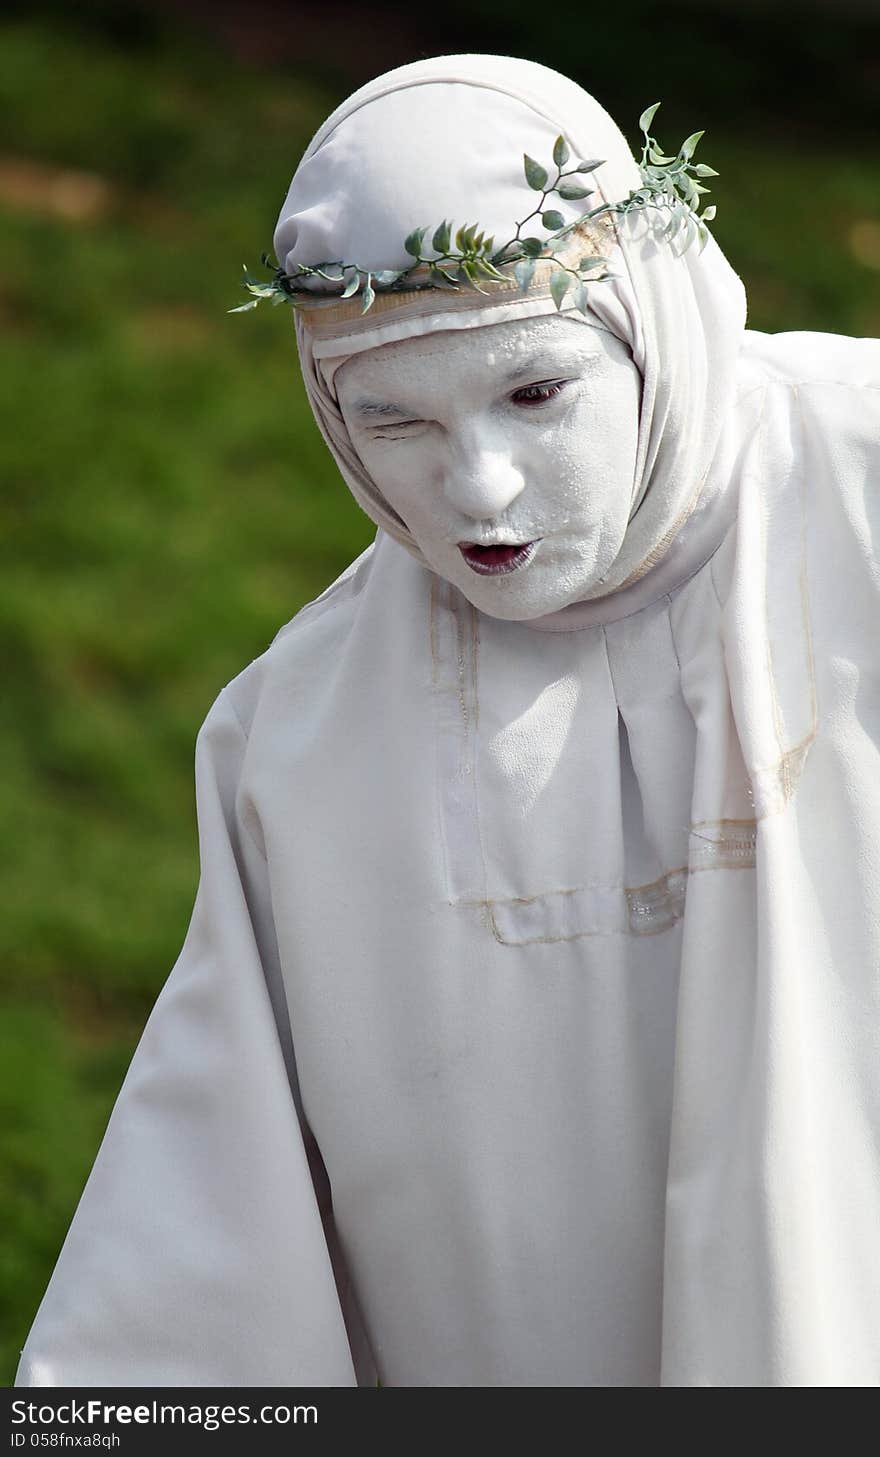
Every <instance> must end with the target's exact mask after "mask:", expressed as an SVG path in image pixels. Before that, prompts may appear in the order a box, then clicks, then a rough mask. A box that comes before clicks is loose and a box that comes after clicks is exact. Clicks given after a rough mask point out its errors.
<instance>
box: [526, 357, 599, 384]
mask: <svg viewBox="0 0 880 1457" xmlns="http://www.w3.org/2000/svg"><path fill="white" fill-rule="evenodd" d="M597 358H598V354H588V355H586V356H585V355H583V354H563V355H559V354H554V355H548V354H536V355H534V357H533V358H532V359H528V360H526V362H525V364H520V365H517V367H516V369H512V370H511V371H510V372H509V374H506V375H505V376H504V383H505V384H515V383H516V381H517V380H518V379H526V378H527V376H528V375H530V374H532V375H534V374H537V373H538V372H539V371H541V370H547V371H548V374H547V378H548V379H550V378H556V375H557V374H558V373H559V372H560V371H561V372H562V373H563V374H564V373H565V371H566V370H568V369H581V368H586V369H589V368H590V367H591V366H592V365H593V363H594V362H595V360H596V359H597Z"/></svg>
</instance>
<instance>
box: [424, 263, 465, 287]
mask: <svg viewBox="0 0 880 1457" xmlns="http://www.w3.org/2000/svg"><path fill="white" fill-rule="evenodd" d="M428 277H429V279H430V282H431V284H432V285H433V287H434V288H452V289H455V290H456V292H457V291H458V284H457V283H456V281H455V279H454V278H453V277H452V274H451V273H447V272H446V269H445V268H441V267H440V266H439V265H438V264H434V263H432V264H431V269H430V272H429V274H428Z"/></svg>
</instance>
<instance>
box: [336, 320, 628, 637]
mask: <svg viewBox="0 0 880 1457" xmlns="http://www.w3.org/2000/svg"><path fill="white" fill-rule="evenodd" d="M641 383H642V380H641V375H640V373H639V371H638V369H637V368H636V366H635V364H634V363H633V361H632V357H631V355H630V351H629V349H628V348H627V347H626V345H625V344H623V343H621V341H620V340H619V339H617V338H615V337H614V336H613V335H612V334H609V333H606V332H605V331H604V330H600V329H595V328H592V327H590V326H589V325H587V324H584V323H582V322H581V321H580V320H579V319H566V318H565V317H564V316H563V315H559V314H550V315H541V316H540V317H538V318H532V319H517V320H512V321H510V322H506V323H502V324H491V325H486V326H480V327H477V328H474V329H460V330H449V329H447V330H445V331H442V332H439V333H437V334H429V335H422V336H419V337H418V338H413V339H404V340H401V341H399V342H397V343H393V344H383V345H380V346H379V347H378V348H376V349H370V350H366V351H365V352H364V353H362V354H357V355H355V356H354V357H353V358H352V359H349V360H346V362H345V364H343V365H342V366H341V367H340V368H339V369H338V370H337V371H336V376H335V379H334V384H335V388H336V393H337V397H338V399H339V404H340V409H341V411H342V415H343V419H344V420H345V423H346V426H347V427H348V431H349V434H350V435H351V438H352V441H353V443H354V446H355V449H356V450H357V452H358V455H359V456H360V458H361V460H362V462H363V464H364V466H365V468H366V470H367V471H368V472H369V474H370V476H371V477H372V479H373V480H374V481H375V483H376V485H377V486H378V488H379V490H380V491H381V492H382V494H383V496H384V497H385V499H386V500H387V501H388V503H389V505H390V506H392V507H393V508H394V510H395V511H397V513H398V515H400V516H401V517H402V518H403V520H404V521H405V522H406V524H407V526H408V528H409V530H410V531H411V532H412V535H413V537H414V538H415V541H416V543H417V545H418V547H419V548H420V550H421V552H422V554H423V555H424V557H425V559H426V560H427V561H428V562H429V563H430V565H431V567H432V568H433V569H434V571H435V572H437V573H438V574H439V575H440V576H441V577H445V578H446V579H447V581H450V582H452V583H454V585H455V586H456V587H458V588H459V589H460V590H461V592H463V594H464V596H465V597H467V599H468V600H469V601H470V602H472V603H473V604H474V606H475V607H477V608H479V609H480V611H481V612H486V613H488V614H489V615H490V616H491V617H502V618H509V619H512V620H514V621H525V620H527V619H529V618H532V617H540V616H542V615H543V614H544V613H547V612H555V611H557V610H558V609H559V608H562V607H566V606H568V604H569V603H571V602H576V601H578V600H579V598H581V597H583V595H584V594H585V593H586V592H587V591H588V590H589V588H591V587H592V586H594V584H595V583H597V582H598V581H599V580H600V579H601V578H602V577H603V575H604V574H605V573H606V572H607V571H608V569H609V568H610V566H611V564H612V562H613V561H614V559H615V557H616V556H617V553H618V551H619V550H620V546H621V543H622V541H623V537H624V533H625V531H626V526H627V520H628V517H629V510H630V502H631V499H632V492H633V476H634V470H635V460H636V441H637V437H638V426H639V408H640V400H641ZM530 543H531V544H532V545H529V544H530ZM468 546H471V547H474V548H476V549H475V550H472V551H471V552H470V553H468V552H467V548H468ZM463 547H464V550H463V549H462V548H463ZM493 547H494V548H495V549H494V551H493V550H492V549H491V548H493ZM504 547H506V548H507V550H506V551H505V550H504V549H503V548H504ZM480 548H482V550H480Z"/></svg>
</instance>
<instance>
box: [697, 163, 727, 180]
mask: <svg viewBox="0 0 880 1457" xmlns="http://www.w3.org/2000/svg"><path fill="white" fill-rule="evenodd" d="M694 171H695V172H696V174H697V176H698V177H720V176H721V173H720V172H716V171H715V168H714V167H707V166H706V163H705V162H697V163H696V165H695V166H694Z"/></svg>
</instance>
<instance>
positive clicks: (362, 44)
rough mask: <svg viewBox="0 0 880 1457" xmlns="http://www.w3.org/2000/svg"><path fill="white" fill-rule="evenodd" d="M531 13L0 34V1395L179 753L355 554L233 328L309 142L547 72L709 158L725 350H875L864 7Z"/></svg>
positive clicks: (194, 869) (91, 1127)
mask: <svg viewBox="0 0 880 1457" xmlns="http://www.w3.org/2000/svg"><path fill="white" fill-rule="evenodd" d="M535 9H536V7H534V6H532V7H531V8H529V7H526V6H524V5H520V4H512V5H509V6H507V7H504V8H503V9H499V8H498V7H493V6H490V5H486V4H483V5H480V4H477V5H473V4H471V5H468V6H467V7H465V6H464V5H457V4H455V3H453V4H452V5H451V6H449V7H447V8H446V9H445V10H444V12H443V20H442V22H441V21H440V19H439V18H438V17H437V16H436V15H435V14H433V13H432V14H431V15H425V16H422V17H418V16H413V15H412V14H407V16H406V18H405V19H401V18H400V17H395V15H394V14H393V13H392V12H389V11H387V10H385V11H381V10H376V11H372V10H370V9H367V10H364V8H363V7H355V6H351V7H346V6H342V7H341V8H339V7H334V9H333V12H332V14H331V13H330V12H329V11H325V10H323V9H321V7H318V6H314V7H312V6H307V5H306V6H297V5H293V6H291V7H290V9H289V12H285V14H284V15H283V16H281V17H280V18H279V13H278V9H277V7H273V8H271V9H268V10H266V11H265V12H264V9H263V7H261V5H260V4H255V5H254V6H252V7H248V8H247V9H245V8H244V7H243V6H240V5H239V6H224V5H222V4H215V5H214V6H212V7H210V8H208V7H199V6H198V5H192V6H187V5H177V6H172V5H165V6H162V5H155V6H141V7H134V6H130V5H104V6H101V5H97V6H95V7H92V9H91V10H90V12H89V22H88V24H86V23H85V22H84V21H79V22H77V23H73V22H72V21H71V18H70V7H63V6H52V5H37V6H36V8H35V7H34V6H30V7H28V8H27V10H25V8H24V7H20V8H19V9H18V10H17V11H16V10H13V13H12V14H11V16H9V17H8V18H7V20H6V21H5V22H4V23H3V26H2V28H0V123H2V125H0V137H2V143H0V147H2V152H0V218H2V229H0V325H2V356H0V369H2V391H0V397H2V400H3V406H4V411H5V415H4V420H3V429H2V432H0V452H2V494H0V551H2V572H0V652H2V663H3V669H4V673H3V679H4V692H3V695H2V699H0V752H2V758H3V774H2V777H0V805H2V818H3V831H4V832H3V835H2V841H0V844H2V851H0V854H2V907H3V914H2V917H0V976H2V989H3V1018H2V1032H0V1037H2V1047H0V1102H2V1118H0V1128H2V1132H0V1138H2V1146H0V1189H2V1194H0V1200H2V1205H0V1227H2V1229H3V1232H4V1233H3V1237H2V1244H0V1307H2V1328H0V1343H2V1349H0V1381H5V1382H6V1383H7V1384H11V1381H12V1378H13V1374H14V1370H15V1366H16V1364H17V1360H18V1355H19V1351H20V1347H21V1345H22V1342H23V1339H24V1336H25V1334H26V1332H27V1329H28V1327H29V1324H30V1321H31V1319H32V1317H33V1314H34V1311H35V1309H36V1306H37V1304H38V1302H39V1299H40V1297H41V1296H42V1293H43V1290H44V1288H45V1285H46V1282H47V1280H48V1278H49V1275H50V1273H51V1269H52V1266H53V1264H54V1261H55V1259H56V1257H57V1254H58V1251H59V1249H60V1246H61V1243H62V1240H63V1238H64V1234H65V1232H66V1229H67V1226H68V1223H69V1221H70V1218H71V1215H72V1213H73V1210H74V1208H75V1205H76V1201H77V1198H78V1197H79V1193H80V1191H81V1189H82V1186H83V1183H84V1180H85V1178H86V1175H87V1173H88V1170H89V1168H90V1166H91V1163H92V1160H93V1158H94V1155H95V1153H96V1151H97V1147H98V1144H99V1142H100V1138H101V1134H102V1132H103V1129H104V1126H105V1123H106V1120H107V1117H108V1115H109V1111H110V1108H111V1106H112V1103H113V1099H114V1097H115V1096H116V1093H117V1091H118V1088H119V1085H120V1083H121V1081H122V1077H123V1075H124V1072H125V1069H126V1067H127V1064H128V1061H129V1059H130V1056H131V1053H132V1050H133V1048H134V1046H135V1043H136V1041H137V1038H138V1036H139V1033H140V1031H141V1028H142V1026H143V1023H144V1021H145V1019H146V1016H147V1014H148V1012H149V1009H150V1007H151V1005H152V1002H153V1000H154V998H155V996H156V993H157V991H158V989H159V987H160V986H161V984H162V982H163V981H164V979H165V977H166V976H167V974H168V972H169V971H170V969H171V966H172V965H173V963H174V960H175V957H176V955H177V953H178V951H179V949H180V945H181V944H182V941H183V937H184V934H185V931H186V927H187V923H188V920H189V914H190V910H191V907H192V901H193V897H194V894H195V889H196V884H197V878H198V862H197V853H196V825H195V811H194V798H193V784H192V771H193V750H194V743H195V735H196V732H197V730H198V728H199V725H200V723H201V721H202V719H203V718H204V716H205V714H206V712H207V710H208V708H209V706H210V704H211V702H212V701H213V699H214V697H215V696H216V694H217V693H218V692H219V690H220V688H221V687H222V686H223V685H224V683H226V682H227V681H228V680H229V679H230V678H231V677H233V676H234V675H235V674H236V673H237V672H239V671H240V669H241V668H243V667H244V666H245V665H246V664H247V663H248V662H250V661H251V659H253V658H254V657H256V656H257V655H258V654H259V653H261V652H262V651H263V650H264V648H265V647H266V646H267V645H268V643H269V642H270V640H271V638H272V637H273V636H274V634H275V633H276V632H277V630H278V628H279V627H280V626H281V625H282V624H283V623H284V622H286V621H287V620H288V619H289V618H290V617H291V616H293V614H294V613H295V612H296V611H297V610H298V608H299V607H300V606H302V604H303V603H304V602H306V601H308V600H309V599H310V598H312V597H314V596H315V595H316V594H317V593H318V592H320V591H322V590H323V589H324V587H326V586H327V585H328V584H329V583H330V582H331V581H332V580H333V579H334V577H336V576H337V575H338V573H339V572H340V571H341V570H342V569H343V568H344V567H345V566H346V565H347V563H348V562H349V561H350V560H351V559H352V558H353V557H354V556H355V555H357V554H358V553H359V552H360V551H361V550H363V548H364V547H365V546H366V545H367V544H368V542H369V541H370V540H372V537H373V535H374V530H375V528H374V527H373V525H372V523H371V522H370V521H369V520H368V519H367V518H366V517H365V516H364V515H363V514H362V513H361V512H360V511H359V509H358V508H357V507H356V506H355V505H354V503H353V501H352V500H351V498H350V496H349V495H348V492H347V490H346V488H345V487H344V485H343V483H342V482H341V480H340V478H339V476H338V474H337V472H336V469H335V466H334V465H333V462H332V460H331V459H330V457H329V454H328V453H327V451H326V449H325V447H324V445H323V442H322V441H321V439H320V437H319V435H318V432H317V429H316V427H315V425H314V422H313V421H312V418H311V415H310V413H309V411H308V407H307V405H306V402H305V397H304V393H303V389H302V385H301V382H300V379H299V374H298V366H297V362H296V352H295V345H294V335H293V326H292V320H291V317H290V314H289V311H288V310H287V309H286V307H285V308H283V309H274V308H271V307H270V306H269V305H263V306H261V307H260V308H259V309H257V310H255V311H253V312H252V313H248V314H243V315H230V314H228V313H227V312H226V310H227V309H228V308H230V307H232V306H233V305H235V304H237V303H240V302H242V301H243V298H244V295H243V293H242V292H241V289H240V284H239V279H240V278H241V276H242V275H241V265H242V263H243V262H244V263H247V264H248V266H249V268H251V269H252V270H253V271H255V272H259V271H260V270H259V255H260V253H261V252H262V251H263V250H264V249H269V248H270V247H271V234H272V229H273V227H274V223H275V219H276V217H277V214H278V209H279V207H280V204H281V202H282V200H283V197H284V194H285V192H286V190H287V186H288V183H289V180H290V176H291V174H292V172H293V170H294V168H295V166H296V163H297V161H298V159H299V156H300V154H301V152H302V150H303V148H304V146H305V145H306V143H307V141H308V139H309V137H310V136H311V134H312V132H313V131H314V129H315V128H316V127H317V125H318V124H319V123H320V122H321V121H322V120H323V118H324V116H326V114H327V113H328V111H329V110H331V109H332V107H333V106H335V105H336V104H337V102H338V101H339V100H340V99H341V98H342V97H343V96H344V95H345V94H347V92H348V91H350V90H351V89H352V88H353V87H354V86H355V85H357V84H360V82H361V81H363V80H365V79H367V77H369V76H370V75H373V74H377V73H378V72H379V71H381V70H383V69H386V68H387V67H389V66H391V65H396V64H399V63H401V62H403V61H407V60H413V59H416V58H418V57H419V56H422V55H431V54H437V53H444V52H452V51H459V50H490V51H496V52H500V53H505V54H521V55H529V56H532V57H533V58H534V59H538V60H542V61H545V62H547V63H549V64H551V65H555V66H556V67H557V68H558V69H560V70H563V71H567V72H568V73H569V74H571V75H573V76H574V77H575V78H576V79H577V80H579V81H581V82H582V83H583V84H584V85H586V86H587V87H588V89H590V90H591V91H593V92H594V94H595V95H596V96H597V97H598V98H599V100H600V101H602V102H603V104H604V105H605V106H607V107H608V109H609V110H610V111H611V112H612V114H613V115H614V116H615V117H616V119H617V120H618V121H619V122H620V124H621V126H622V127H623V129H624V131H625V132H626V134H627V136H628V137H629V140H630V142H631V144H632V145H633V148H634V149H637V148H638V145H639V134H638V126H637V118H638V115H639V113H640V111H641V110H642V109H643V107H645V106H647V105H649V104H650V103H652V102H654V101H656V100H658V99H660V100H662V102H663V107H662V109H661V112H660V113H659V115H658V117H657V119H656V123H655V128H654V130H655V131H656V133H657V135H658V137H659V139H660V141H661V143H663V144H664V145H666V146H669V145H670V144H672V145H677V144H678V142H679V141H680V140H681V138H682V137H683V136H685V135H686V134H687V133H688V132H690V131H694V130H697V129H699V128H700V127H704V128H706V136H705V137H704V139H703V142H702V143H701V148H700V157H701V158H702V160H704V161H708V162H711V163H712V165H714V166H715V167H717V168H718V170H719V172H720V173H721V176H720V177H719V178H718V179H715V180H713V184H714V185H713V197H712V200H713V201H715V202H716V203H717V205H718V217H717V220H716V223H715V224H714V225H713V231H714V232H715V236H716V237H717V238H718V241H719V242H720V244H721V246H722V247H723V248H724V250H725V251H726V253H727V255H728V257H729V258H730V260H731V262H732V263H733V265H734V267H735V268H736V269H737V271H738V272H739V273H740V275H741V276H742V277H743V279H744V281H745V283H746V287H747V291H748V296H749V301H750V315H749V324H750V326H751V327H752V328H756V329H765V330H780V329H819V330H826V331H830V332H837V333H846V334H855V335H864V334H870V335H878V334H880V163H878V159H877V154H878V145H877V144H878V135H877V126H876V121H872V117H873V116H874V109H875V105H876V103H875V102H874V101H873V99H872V98H873V97H874V95H875V88H876V86H877V84H878V82H880V77H878V75H877V74H876V67H877V61H876V59H874V58H875V57H876V56H877V54H878V52H880V47H878V44H877V41H878V28H877V24H876V22H875V21H874V20H872V18H871V13H870V7H867V6H865V7H863V6H860V5H859V4H857V3H851V4H850V5H847V4H839V5H836V6H834V7H831V6H829V7H825V6H822V5H818V4H814V5H800V6H798V5H794V4H789V5H786V4H782V3H781V4H779V5H772V4H770V3H769V0H765V3H763V4H758V3H756V0H752V3H749V0H740V3H739V4H738V5H737V6H736V7H734V6H732V5H726V4H724V3H722V0H715V3H706V4H703V5H701V7H700V8H699V9H697V7H695V6H689V5H685V4H670V5H665V6H663V7H660V6H658V5H656V4H654V3H652V0H638V3H636V0H633V3H631V4H629V5H623V6H618V7H616V8H615V15H614V16H613V17H612V16H610V15H606V14H603V13H602V12H601V11H596V10H594V9H592V8H590V9H589V13H587V10H586V8H585V7H578V8H575V7H566V6H564V5H563V6H561V7H557V8H556V9H555V10H554V11H553V12H547V13H545V12H544V10H543V9H542V11H541V18H540V23H538V22H537V21H536V20H535ZM209 19H210V24H209V23H208V22H209ZM468 144H469V143H468V138H467V137H461V138H457V137H456V136H455V133H454V129H453V131H452V133H451V137H450V145H452V146H456V145H460V146H461V147H462V149H463V150H464V149H466V148H467V146H468Z"/></svg>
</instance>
